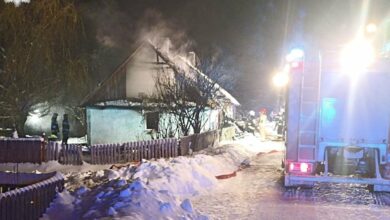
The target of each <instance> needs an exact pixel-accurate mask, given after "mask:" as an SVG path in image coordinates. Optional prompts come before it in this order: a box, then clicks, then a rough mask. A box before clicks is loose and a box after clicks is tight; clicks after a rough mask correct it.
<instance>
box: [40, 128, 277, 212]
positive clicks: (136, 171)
mask: <svg viewBox="0 0 390 220" xmlns="http://www.w3.org/2000/svg"><path fill="white" fill-rule="evenodd" d="M272 150H283V145H281V144H280V143H279V144H278V143H275V142H261V141H260V140H259V139H258V138H256V137H254V136H251V135H249V136H245V137H244V138H243V139H240V140H238V141H235V142H224V143H221V145H220V147H217V148H212V149H206V150H204V151H202V152H199V153H197V154H196V155H194V156H192V157H178V158H172V159H169V160H165V159H159V160H155V161H143V163H142V164H141V165H140V166H139V167H138V168H136V167H124V168H120V169H119V170H109V169H106V170H101V171H97V172H84V173H74V172H69V173H67V174H65V176H66V177H67V179H68V180H67V188H68V189H69V190H75V191H74V192H72V193H69V192H68V191H65V192H63V193H61V194H60V196H59V197H58V198H57V199H56V201H55V203H54V204H53V205H52V206H51V208H50V209H49V210H48V212H47V213H46V214H45V216H44V219H70V218H72V219H75V218H83V219H95V218H105V217H114V218H116V219H117V218H123V219H209V218H208V216H207V213H205V214H201V213H200V212H199V211H198V210H197V208H196V207H194V206H193V204H192V201H191V200H192V199H193V198H194V196H197V195H203V194H207V193H208V192H210V191H214V190H215V189H216V188H218V185H219V180H217V179H216V176H219V175H224V174H231V173H233V172H235V171H237V170H238V169H239V167H240V166H241V165H244V164H248V163H249V161H250V158H252V157H253V156H255V155H256V154H258V153H259V152H269V151H272ZM75 186H77V187H75ZM80 186H81V187H80ZM59 213H61V214H60V215H59Z"/></svg>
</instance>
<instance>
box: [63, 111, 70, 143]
mask: <svg viewBox="0 0 390 220" xmlns="http://www.w3.org/2000/svg"><path fill="white" fill-rule="evenodd" d="M69 130H70V126H69V119H68V115H67V114H64V119H63V120H62V144H65V145H68V138H69Z"/></svg>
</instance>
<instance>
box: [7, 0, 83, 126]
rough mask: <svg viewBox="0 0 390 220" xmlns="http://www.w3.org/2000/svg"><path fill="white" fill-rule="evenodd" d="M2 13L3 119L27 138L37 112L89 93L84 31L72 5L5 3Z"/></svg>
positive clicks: (47, 0) (55, 0) (48, 0)
mask: <svg viewBox="0 0 390 220" xmlns="http://www.w3.org/2000/svg"><path fill="white" fill-rule="evenodd" d="M0 7H1V8H2V9H1V11H0V20H1V22H0V47H1V48H2V49H1V51H2V52H1V56H0V70H1V72H0V94H1V96H0V119H3V120H7V121H10V122H11V123H13V124H15V125H16V127H17V129H18V132H19V133H21V134H23V133H24V123H25V121H26V119H27V116H28V115H29V113H30V112H31V111H32V110H34V106H37V104H40V103H45V102H48V103H49V104H51V103H63V101H64V99H63V98H64V97H66V96H71V97H77V95H80V94H83V92H81V91H80V90H83V89H88V88H87V86H86V82H87V81H88V80H87V79H88V74H87V72H88V68H87V57H86V55H85V53H83V49H82V48H81V47H80V46H79V43H80V42H81V41H82V40H83V39H84V35H83V25H82V22H81V19H80V16H79V13H78V11H77V10H76V8H75V6H74V4H73V2H72V1H62V0H41V1H31V3H29V4H25V5H22V6H20V7H14V6H13V5H12V4H5V3H4V2H3V1H0ZM73 95H74V96H73Z"/></svg>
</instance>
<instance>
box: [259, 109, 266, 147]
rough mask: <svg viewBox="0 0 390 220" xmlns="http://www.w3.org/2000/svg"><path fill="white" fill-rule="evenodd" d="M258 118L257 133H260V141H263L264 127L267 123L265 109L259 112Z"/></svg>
mask: <svg viewBox="0 0 390 220" xmlns="http://www.w3.org/2000/svg"><path fill="white" fill-rule="evenodd" d="M259 113H260V118H259V131H260V137H261V139H262V140H265V138H266V130H265V125H266V123H267V110H266V109H265V108H263V109H261V110H260V112H259Z"/></svg>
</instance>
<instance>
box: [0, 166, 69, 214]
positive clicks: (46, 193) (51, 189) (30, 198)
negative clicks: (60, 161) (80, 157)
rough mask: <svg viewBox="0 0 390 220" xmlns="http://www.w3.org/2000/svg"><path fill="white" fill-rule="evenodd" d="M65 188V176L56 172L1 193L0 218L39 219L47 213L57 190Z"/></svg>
mask: <svg viewBox="0 0 390 220" xmlns="http://www.w3.org/2000/svg"><path fill="white" fill-rule="evenodd" d="M18 175H23V174H22V173H20V174H18ZM30 175H31V174H30ZM35 175H39V174H35ZM63 189H64V178H63V176H62V174H60V173H59V172H54V173H51V177H50V178H48V179H46V180H43V181H39V182H36V183H34V184H31V185H25V186H22V187H21V188H16V189H14V190H11V191H8V192H5V193H0V219H1V220H19V219H20V220H22V219H23V220H24V219H27V220H30V219H31V220H35V219H39V217H41V216H42V214H43V213H45V211H46V209H47V207H49V205H50V203H51V202H52V201H53V199H54V198H55V196H56V194H57V192H61V191H62V190H63Z"/></svg>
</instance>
